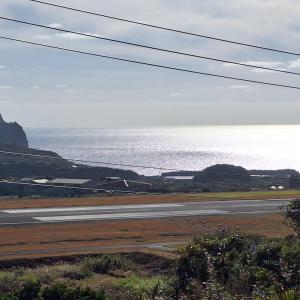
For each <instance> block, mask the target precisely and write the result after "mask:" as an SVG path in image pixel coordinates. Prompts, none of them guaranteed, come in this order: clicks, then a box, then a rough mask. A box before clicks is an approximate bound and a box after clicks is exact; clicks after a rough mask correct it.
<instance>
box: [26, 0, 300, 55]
mask: <svg viewBox="0 0 300 300" xmlns="http://www.w3.org/2000/svg"><path fill="white" fill-rule="evenodd" d="M29 1H31V2H35V3H39V4H43V5H48V6H52V7H56V8H63V9H66V10H70V11H75V12H79V13H84V14H89V15H93V16H98V17H102V18H107V19H111V20H115V21H121V22H126V23H131V24H135V25H141V26H145V27H150V28H154V29H160V30H164V31H170V32H175V33H179V34H184V35H189V36H194V37H200V38H204V39H209V40H215V41H218V42H223V43H229V44H234V45H239V46H245V47H251V48H256V49H260V50H266V51H272V52H277V53H282V54H288V55H293V56H300V53H297V52H292V51H287V50H281V49H276V48H270V47H265V46H260V45H256V44H250V43H244V42H239V41H233V40H228V39H224V38H219V37H215V36H210V35H204V34H198V33H193V32H188V31H184V30H180V29H175V28H170V27H164V26H160V25H154V24H150V23H145V22H139V21H134V20H130V19H125V18H120V17H115V16H112V15H107V14H103V13H96V12H92V11H88V10H83V9H79V8H74V7H69V6H64V5H59V4H55V3H50V2H46V1H40V0H29Z"/></svg>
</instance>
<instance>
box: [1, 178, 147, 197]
mask: <svg viewBox="0 0 300 300" xmlns="http://www.w3.org/2000/svg"><path fill="white" fill-rule="evenodd" d="M1 183H3V184H12V185H13V184H15V185H20V186H33V187H43V188H47V187H49V188H57V189H73V190H74V189H75V190H81V191H91V192H105V193H107V192H111V193H120V194H123V193H124V194H128V193H129V194H149V193H147V192H136V191H122V190H113V189H98V188H87V187H86V188H85V187H75V186H69V185H54V184H41V183H27V182H19V181H11V180H0V184H1ZM100 186H101V185H100Z"/></svg>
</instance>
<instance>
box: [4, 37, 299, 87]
mask: <svg viewBox="0 0 300 300" xmlns="http://www.w3.org/2000/svg"><path fill="white" fill-rule="evenodd" d="M0 38H1V39H5V40H9V41H15V42H20V43H25V44H29V45H35V46H41V47H45V48H51V49H56V50H62V51H67V52H72V53H77V54H84V55H89V56H94V57H101V58H105V59H111V60H115V61H122V62H128V63H133V64H138V65H144V66H149V67H155V68H161V69H167V70H172V71H179V72H185V73H190V74H196V75H204V76H210V77H217V78H223V79H230V80H235V81H242V82H249V83H256V84H262V85H268V86H276V87H281V88H288V89H296V90H300V87H299V86H292V85H285V84H279V83H272V82H266V81H258V80H252V79H246V78H240V77H232V76H226V75H221V74H214V73H207V72H200V71H195V70H190V69H183V68H177V67H172V66H166V65H159V64H154V63H148V62H145V61H138V60H132V59H126V58H120V57H115V56H108V55H103V54H98V53H94V52H87V51H80V50H75V49H70V48H64V47H58V46H54V45H49V44H42V43H36V42H32V41H28V40H23V39H17V38H12V37H7V36H0Z"/></svg>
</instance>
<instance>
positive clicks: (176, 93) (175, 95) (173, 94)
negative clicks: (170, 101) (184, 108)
mask: <svg viewBox="0 0 300 300" xmlns="http://www.w3.org/2000/svg"><path fill="white" fill-rule="evenodd" d="M187 95H188V94H187V93H181V92H173V93H171V94H170V95H169V96H170V97H184V96H187Z"/></svg>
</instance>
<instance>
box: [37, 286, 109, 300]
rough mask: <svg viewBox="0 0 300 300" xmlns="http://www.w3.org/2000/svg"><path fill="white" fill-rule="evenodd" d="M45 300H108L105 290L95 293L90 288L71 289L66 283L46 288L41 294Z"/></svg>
mask: <svg viewBox="0 0 300 300" xmlns="http://www.w3.org/2000/svg"><path fill="white" fill-rule="evenodd" d="M41 297H42V299H43V300H106V299H107V297H106V294H105V292H104V291H103V290H100V291H94V290H92V289H90V288H85V289H82V288H79V287H76V288H75V287H69V286H67V285H66V284H64V283H57V284H55V285H52V286H49V287H45V288H44V289H43V291H42V293H41Z"/></svg>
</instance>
